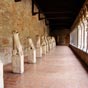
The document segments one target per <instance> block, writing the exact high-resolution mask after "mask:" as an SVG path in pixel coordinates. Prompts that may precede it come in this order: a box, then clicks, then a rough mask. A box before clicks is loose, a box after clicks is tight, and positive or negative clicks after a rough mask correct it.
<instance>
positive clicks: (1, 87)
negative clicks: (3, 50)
mask: <svg viewBox="0 0 88 88" xmlns="http://www.w3.org/2000/svg"><path fill="white" fill-rule="evenodd" d="M0 88H4V79H3V63H2V62H1V61H0Z"/></svg>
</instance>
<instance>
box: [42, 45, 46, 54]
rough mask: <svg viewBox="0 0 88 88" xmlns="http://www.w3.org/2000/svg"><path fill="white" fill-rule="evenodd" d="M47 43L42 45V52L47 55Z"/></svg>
mask: <svg viewBox="0 0 88 88" xmlns="http://www.w3.org/2000/svg"><path fill="white" fill-rule="evenodd" d="M46 49H47V48H46V45H42V54H43V55H46Z"/></svg>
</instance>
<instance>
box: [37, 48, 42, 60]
mask: <svg viewBox="0 0 88 88" xmlns="http://www.w3.org/2000/svg"><path fill="white" fill-rule="evenodd" d="M36 57H38V58H41V57H42V47H41V46H40V47H38V48H36Z"/></svg>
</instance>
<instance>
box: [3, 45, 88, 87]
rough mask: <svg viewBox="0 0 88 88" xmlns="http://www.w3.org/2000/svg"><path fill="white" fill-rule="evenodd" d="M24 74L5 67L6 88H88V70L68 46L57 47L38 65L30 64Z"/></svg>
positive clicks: (38, 60) (38, 62) (26, 66)
mask: <svg viewBox="0 0 88 88" xmlns="http://www.w3.org/2000/svg"><path fill="white" fill-rule="evenodd" d="M26 59H27V58H25V72H24V74H22V75H20V74H13V73H12V72H11V69H12V68H11V66H10V65H7V66H5V67H4V81H5V88H88V70H85V67H84V66H83V64H82V63H81V62H80V61H79V60H78V58H77V57H76V56H75V55H74V53H73V52H72V51H71V49H70V48H69V47H67V46H57V47H56V48H54V49H53V50H52V51H50V52H49V53H47V55H46V56H43V57H42V58H41V59H39V58H37V64H28V63H27V62H26Z"/></svg>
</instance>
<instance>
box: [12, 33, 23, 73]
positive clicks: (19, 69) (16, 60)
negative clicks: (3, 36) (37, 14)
mask: <svg viewBox="0 0 88 88" xmlns="http://www.w3.org/2000/svg"><path fill="white" fill-rule="evenodd" d="M12 70H13V73H23V72H24V54H23V50H22V45H21V43H20V39H19V33H18V32H14V33H13V53H12Z"/></svg>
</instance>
